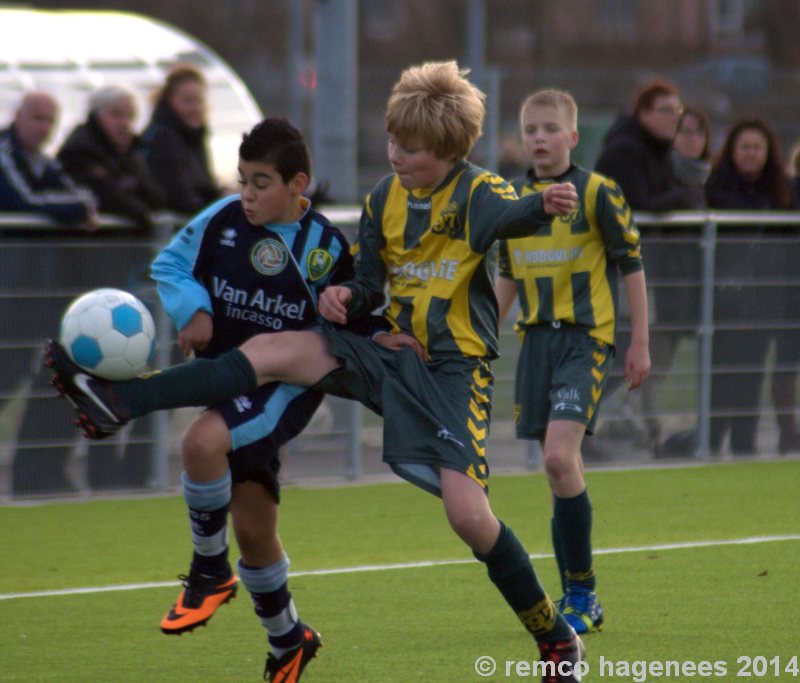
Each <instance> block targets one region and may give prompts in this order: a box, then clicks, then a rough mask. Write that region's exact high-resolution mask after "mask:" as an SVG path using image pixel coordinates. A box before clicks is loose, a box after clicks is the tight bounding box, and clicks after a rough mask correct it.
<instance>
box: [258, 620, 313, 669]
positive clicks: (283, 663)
mask: <svg viewBox="0 0 800 683" xmlns="http://www.w3.org/2000/svg"><path fill="white" fill-rule="evenodd" d="M321 647H322V638H321V637H320V635H319V633H317V631H315V630H314V629H313V628H311V627H310V626H306V625H304V626H303V640H302V641H301V643H300V645H298V646H297V647H296V648H294V649H292V650H289V651H288V652H287V653H285V654H284V655H283V656H282V657H281V658H280V659H279V658H277V657H276V656H275V655H273V654H272V653H271V652H270V653H269V654H268V655H267V665H266V667H265V668H264V680H265V681H269V683H297V681H299V680H300V676H301V674H302V673H303V669H305V668H306V664H308V663H309V662H310V661H311V660H312V659H314V657H316V656H317V650H319V648H321Z"/></svg>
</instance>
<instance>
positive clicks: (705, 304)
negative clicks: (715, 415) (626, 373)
mask: <svg viewBox="0 0 800 683" xmlns="http://www.w3.org/2000/svg"><path fill="white" fill-rule="evenodd" d="M716 246H717V224H716V222H715V221H714V220H711V219H709V220H707V221H706V222H705V224H704V225H703V247H702V248H703V271H702V273H703V284H702V289H701V290H700V291H701V298H700V330H699V336H700V387H699V397H698V407H697V408H698V409H697V443H696V444H695V456H696V457H698V458H707V457H708V456H709V451H710V447H709V439H710V435H711V371H712V367H711V365H712V349H713V346H712V342H713V338H714V259H715V254H716Z"/></svg>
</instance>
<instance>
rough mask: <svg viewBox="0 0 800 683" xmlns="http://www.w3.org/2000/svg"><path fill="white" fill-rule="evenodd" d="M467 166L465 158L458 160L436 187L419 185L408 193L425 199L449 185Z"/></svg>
mask: <svg viewBox="0 0 800 683" xmlns="http://www.w3.org/2000/svg"><path fill="white" fill-rule="evenodd" d="M466 166H467V162H466V161H464V160H463V159H462V160H461V161H456V164H455V166H453V168H451V169H450V172H449V173H448V174H447V176H446V177H445V179H444V180H443V181H442V182H441V183H439V184H438V185H437V186H436V187H434V188H430V187H418V188H415V189H413V190H409V191H408V193H409V194H410V195H411V196H412V197H416V198H417V199H424V198H425V197H430V196H431V195H432V194H436V193H437V192H438V191H439V190H441V189H442V188H443V187H447V186H448V185H449V184H450V181H451V180H453V178H455V176H456V174H458V173H460V172H461V171H463V170H464V169H465V168H466Z"/></svg>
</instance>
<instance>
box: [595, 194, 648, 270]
mask: <svg viewBox="0 0 800 683" xmlns="http://www.w3.org/2000/svg"><path fill="white" fill-rule="evenodd" d="M597 218H598V225H599V226H600V230H601V232H602V233H603V239H604V240H605V243H606V253H607V254H608V259H609V261H612V262H613V263H615V264H616V265H617V267H618V268H619V270H620V272H621V273H622V274H623V275H628V274H629V273H634V272H636V271H637V270H641V269H642V268H643V265H642V255H641V246H640V240H639V230H638V229H637V227H636V225H635V224H634V222H633V212H632V211H631V207H630V206H628V202H627V201H626V200H625V196H624V195H623V194H622V190H621V189H620V187H619V185H617V184H616V183H615V182H614V181H612V180H608V179H604V181H603V183H602V184H601V185H600V189H599V191H598V193H597Z"/></svg>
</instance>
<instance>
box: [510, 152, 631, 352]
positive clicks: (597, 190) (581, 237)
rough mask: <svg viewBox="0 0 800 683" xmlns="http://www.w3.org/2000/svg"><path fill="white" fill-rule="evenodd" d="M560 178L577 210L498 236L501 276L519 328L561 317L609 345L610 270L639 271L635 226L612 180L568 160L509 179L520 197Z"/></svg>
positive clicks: (613, 298)
mask: <svg viewBox="0 0 800 683" xmlns="http://www.w3.org/2000/svg"><path fill="white" fill-rule="evenodd" d="M565 182H571V183H572V184H573V185H575V189H576V190H577V192H578V198H579V202H578V207H577V208H576V210H575V211H574V212H573V213H572V214H571V215H569V216H565V217H560V216H559V217H556V218H553V219H552V220H551V222H550V226H549V229H546V230H541V229H540V230H538V231H537V232H536V233H535V234H532V235H530V236H528V237H524V238H521V239H509V240H503V241H501V242H500V251H499V261H500V276H501V277H505V278H508V279H513V280H514V281H515V282H516V285H517V293H518V295H519V303H520V314H519V317H518V319H517V330H518V331H519V332H520V333H521V334H523V333H524V332H525V329H526V328H527V327H530V326H532V325H539V324H542V323H552V322H556V321H560V322H565V323H569V324H572V325H576V326H578V327H580V328H582V329H584V330H585V331H586V332H587V333H588V334H589V335H590V336H591V337H594V338H596V339H598V340H600V341H603V342H606V343H608V344H614V333H615V322H616V310H617V300H618V295H617V269H619V272H620V273H622V275H623V276H624V275H627V274H629V273H633V272H636V271H638V270H641V268H642V259H641V252H640V245H639V231H638V230H637V229H636V226H635V225H634V223H633V217H632V215H631V209H630V207H629V206H628V203H627V202H626V201H625V197H624V196H623V194H622V191H621V190H620V188H619V186H618V185H617V184H616V183H615V182H614V181H612V180H609V179H608V178H606V177H604V176H602V175H600V174H598V173H589V172H588V171H584V170H583V169H582V168H578V167H577V166H574V165H573V166H571V167H570V168H569V170H568V171H567V172H566V173H565V174H563V175H562V176H560V177H559V178H553V179H547V180H539V179H537V178H535V177H534V176H533V175H532V174H529V176H528V177H527V178H525V179H524V180H522V181H517V182H516V183H515V184H514V185H515V188H516V189H517V191H518V192H519V194H520V196H522V197H525V196H526V195H528V194H531V193H540V192H542V190H544V189H545V188H546V187H547V186H548V185H549V184H552V183H565Z"/></svg>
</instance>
